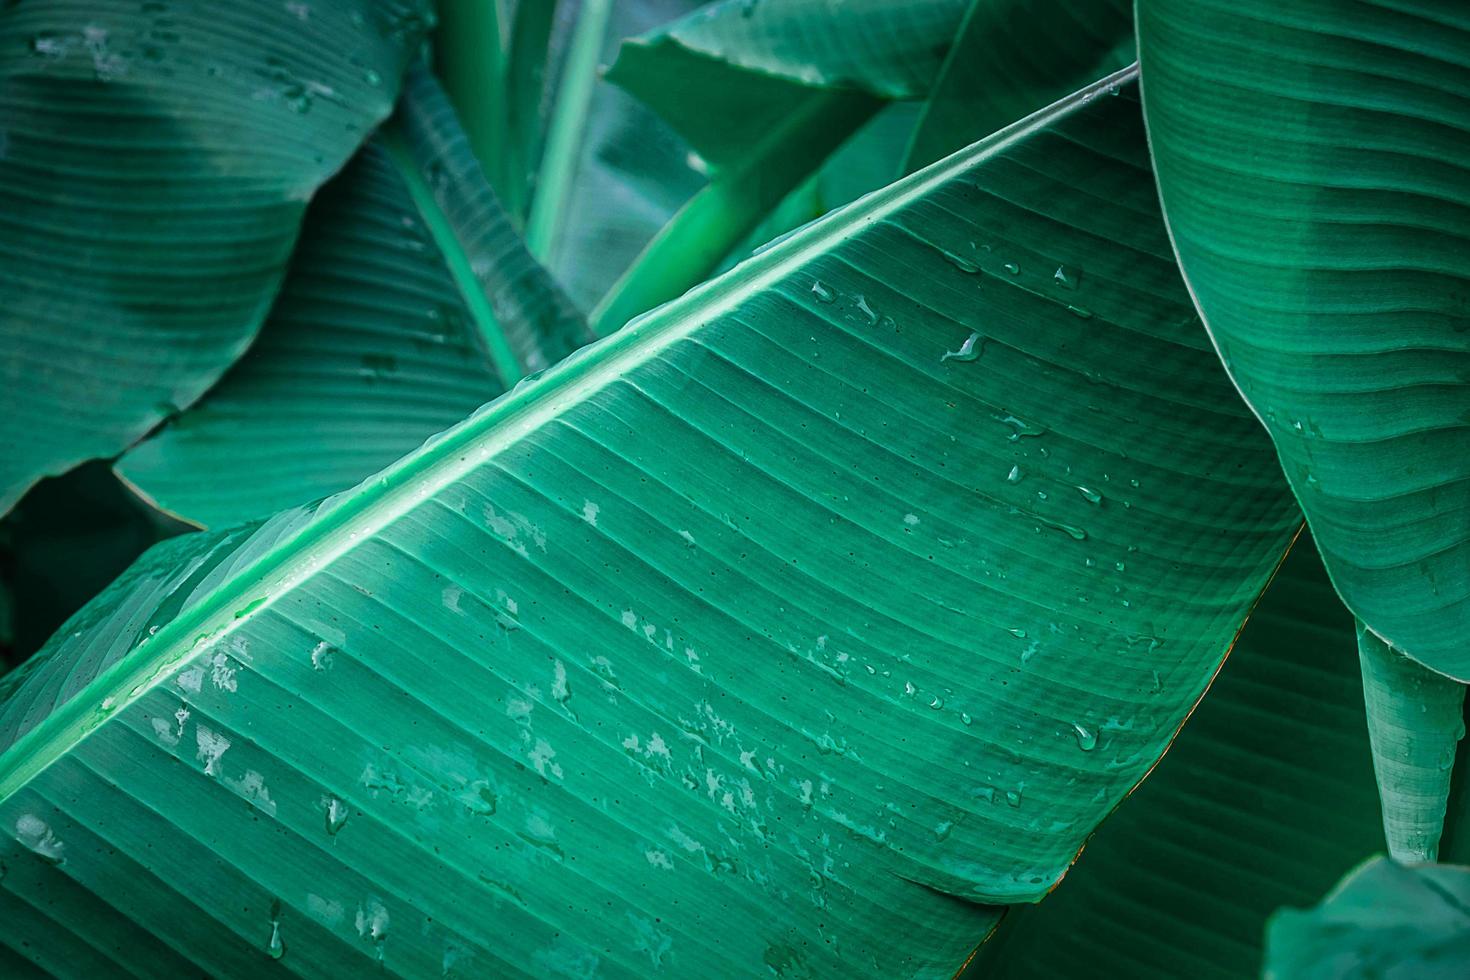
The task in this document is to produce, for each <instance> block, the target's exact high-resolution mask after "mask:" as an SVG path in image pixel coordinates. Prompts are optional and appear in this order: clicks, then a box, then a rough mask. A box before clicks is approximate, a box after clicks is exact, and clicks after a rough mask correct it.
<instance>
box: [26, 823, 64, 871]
mask: <svg viewBox="0 0 1470 980" xmlns="http://www.w3.org/2000/svg"><path fill="white" fill-rule="evenodd" d="M15 837H16V840H18V841H20V843H21V844H22V845H23V846H24V847H25V848H26V849H27V850H29V851H30V852H31V853H32V854H34V855H36V857H38V858H40V859H41V860H42V861H45V862H46V863H47V864H61V863H62V862H64V861H65V860H66V845H65V844H63V843H62V842H61V839H60V838H59V837H57V836H56V834H55V833H53V832H52V830H51V827H50V826H49V825H48V824H47V823H46V821H44V820H42V819H41V818H40V817H38V816H36V815H35V814H33V813H22V814H21V815H20V817H19V818H17V819H16V821H15Z"/></svg>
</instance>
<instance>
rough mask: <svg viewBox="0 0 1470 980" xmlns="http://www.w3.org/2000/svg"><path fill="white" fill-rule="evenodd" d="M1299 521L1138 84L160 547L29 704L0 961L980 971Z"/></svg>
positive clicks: (1050, 114) (1081, 99) (990, 148)
mask: <svg viewBox="0 0 1470 980" xmlns="http://www.w3.org/2000/svg"><path fill="white" fill-rule="evenodd" d="M1114 91H1116V92H1117V95H1116V96H1114V95H1110V94H1109V93H1110V92H1114ZM1011 266H1016V267H1017V270H1016V271H1013V270H1012V269H1011ZM1057 270H1060V275H1059V274H1058V272H1057ZM896 420H897V421H896ZM1299 522H1300V518H1299V514H1298V513H1297V511H1296V509H1295V507H1294V505H1293V504H1292V502H1291V500H1290V497H1289V494H1288V493H1287V492H1286V490H1285V488H1284V486H1282V485H1281V481H1280V479H1279V475H1278V474H1277V471H1276V467H1275V462H1274V460H1273V459H1272V457H1271V453H1270V448H1269V443H1268V442H1267V441H1266V439H1265V437H1264V435H1263V434H1262V433H1260V431H1259V429H1258V427H1257V426H1256V425H1255V423H1254V421H1253V420H1252V419H1251V418H1250V417H1249V416H1248V415H1247V414H1246V413H1245V412H1244V409H1243V408H1241V407H1240V406H1239V405H1238V402H1237V400H1236V399H1235V398H1234V397H1233V395H1232V393H1231V391H1230V388H1229V385H1228V382H1227V380H1226V379H1225V377H1224V375H1223V373H1222V372H1221V370H1220V367H1219V364H1218V361H1217V360H1216V359H1215V357H1214V356H1213V354H1212V353H1211V352H1210V350H1209V349H1208V347H1207V346H1206V345H1205V343H1204V340H1203V334H1202V332H1201V331H1200V329H1199V324H1198V321H1197V319H1196V318H1195V316H1194V315H1193V312H1192V309H1191V306H1190V304H1189V298H1188V296H1187V294H1186V293H1185V291H1184V289H1183V286H1182V283H1181V282H1180V280H1179V278H1178V274H1177V271H1176V269H1175V267H1174V265H1173V262H1172V260H1171V257H1170V254H1169V250H1168V244H1167V240H1166V238H1165V237H1164V229H1163V225H1162V222H1161V219H1160V215H1159V213H1158V211H1157V199H1156V196H1155V193H1154V188H1153V183H1152V179H1151V175H1150V171H1149V169H1148V165H1147V151H1146V147H1145V145H1144V141H1143V133H1142V125H1141V115H1140V110H1139V105H1138V102H1137V96H1136V91H1135V89H1134V86H1133V85H1132V83H1131V76H1130V75H1128V74H1127V73H1124V74H1122V75H1119V76H1114V77H1111V78H1108V79H1104V80H1103V81H1102V82H1100V83H1098V84H1097V85H1096V86H1094V87H1091V88H1089V89H1086V90H1084V91H1082V92H1079V93H1077V94H1076V95H1075V96H1073V97H1070V98H1068V99H1067V100H1064V101H1063V102H1061V103H1058V104H1057V105H1056V106H1054V107H1053V108H1051V109H1049V110H1048V111H1046V112H1043V113H1041V114H1038V115H1036V116H1034V117H1032V118H1031V119H1029V120H1027V121H1025V122H1024V123H1022V124H1019V125H1017V126H1015V127H1013V128H1011V129H1008V130H1006V131H1004V132H1002V133H1000V134H997V135H996V136H994V137H992V138H991V139H989V140H986V141H983V142H981V143H979V144H977V145H975V146H974V147H972V148H970V149H968V150H966V151H963V152H961V153H959V154H957V155H955V156H953V157H951V158H949V159H947V160H946V161H943V162H942V163H940V164H936V165H935V166H933V167H931V168H929V169H927V170H924V171H921V172H920V173H918V174H915V175H913V176H912V177H909V178H906V179H905V180H903V181H900V182H898V183H896V184H894V185H892V186H890V187H889V188H887V189H885V190H883V191H881V192H879V193H878V194H875V195H870V196H869V197H867V198H865V199H864V200H863V201H862V202H859V203H858V204H855V205H853V206H851V207H849V208H845V209H843V210H841V211H839V212H836V213H834V214H832V215H830V216H828V217H827V218H825V219H823V220H821V221H818V222H816V223H814V224H812V225H811V226H809V227H808V228H806V229H805V230H804V231H802V232H799V233H798V234H796V235H793V236H791V237H789V238H788V239H786V240H785V241H783V242H782V243H780V244H778V245H776V246H773V247H772V248H770V249H767V250H766V251H764V252H762V253H761V254H760V255H759V256H757V257H755V258H754V259H752V260H751V261H749V262H747V263H745V264H743V265H741V266H740V267H738V268H737V269H735V270H734V271H732V272H731V273H729V274H728V275H726V276H724V277H721V278H720V279H718V280H715V281H713V282H711V283H708V284H706V285H705V286H702V287H701V288H699V289H697V290H695V291H693V292H692V293H690V294H688V295H687V296H685V297H683V298H682V299H680V300H679V301H677V302H674V303H671V304H668V305H667V306H664V307H662V308H661V309H659V310H657V311H656V312H654V313H652V314H650V315H649V316H647V317H644V318H642V319H640V320H639V321H638V322H637V323H636V324H634V325H632V326H630V327H629V328H628V329H626V330H623V331H621V332H619V333H618V334H617V335H616V336H614V337H611V338H608V339H607V340H605V341H603V342H601V343H600V344H597V345H595V346H592V347H588V348H584V349H583V350H582V351H581V352H579V353H578V354H575V355H573V356H572V357H571V358H569V359H568V360H566V361H564V362H562V363H561V364H560V365H558V366H557V367H555V368H553V369H552V370H550V371H548V372H547V373H546V374H545V375H544V376H542V377H541V378H539V379H537V380H535V381H529V380H528V381H527V382H525V383H523V384H521V385H520V386H518V387H517V388H516V389H514V390H513V391H511V392H510V393H508V394H507V395H505V396H503V397H502V398H500V399H499V400H497V401H495V402H493V403H492V404H491V405H489V406H488V407H487V408H485V409H484V410H482V411H481V412H479V413H477V414H476V415H475V416H473V417H471V418H470V419H469V420H467V421H465V422H464V423H462V424H461V425H459V426H457V427H455V428H453V429H451V430H449V431H448V432H446V433H444V434H443V435H441V436H439V437H437V438H436V439H434V440H432V441H431V442H430V443H428V444H426V445H425V446H424V447H423V448H421V449H420V450H418V451H416V452H414V453H412V454H410V455H408V456H406V457H404V458H403V459H402V460H400V461H398V462H397V463H395V464H393V465H392V466H390V467H388V468H387V469H385V470H384V471H382V472H381V473H380V474H378V475H377V476H376V477H373V478H370V479H369V480H367V481H366V482H364V483H363V484H361V485H360V486H359V487H357V488H355V489H353V490H350V491H347V492H345V493H343V494H340V495H338V496H336V497H334V498H331V499H329V500H327V501H325V502H324V503H322V504H320V505H317V506H312V507H306V508H300V509H297V510H293V511H288V512H284V513H282V514H280V515H278V516H277V517H274V518H272V519H270V520H269V521H267V522H265V523H264V524H262V525H259V526H257V527H246V528H242V529H236V530H233V531H223V532H212V533H210V534H201V535H191V536H188V537H186V538H184V539H181V540H179V541H176V542H169V543H166V544H164V545H163V546H160V547H159V548H156V549H154V550H153V551H151V552H150V553H149V554H148V555H146V556H145V557H144V558H143V559H142V560H141V561H140V562H139V563H138V564H137V565H135V566H134V567H133V568H132V569H131V570H130V571H129V572H128V573H127V574H126V575H125V576H124V577H123V579H121V580H120V581H119V582H118V583H117V584H116V585H115V586H114V587H113V588H112V589H110V590H109V591H108V593H106V594H104V595H103V596H102V597H100V598H99V599H98V600H97V601H96V602H94V603H93V604H92V605H91V606H89V607H88V608H87V609H84V610H83V611H82V612H81V613H80V614H79V615H78V617H77V618H76V619H74V620H73V621H72V622H71V623H70V624H68V626H67V627H65V628H64V629H63V630H62V631H61V633H59V634H58V636H57V638H56V640H55V641H54V642H53V644H52V646H51V647H50V649H49V650H48V651H46V652H44V653H43V654H41V655H39V656H38V657H36V658H33V659H32V660H31V661H30V662H28V663H27V664H26V665H25V666H24V667H23V668H22V669H21V670H19V671H17V672H14V673H12V674H11V675H9V677H8V678H7V680H6V683H5V694H6V696H5V698H4V700H3V705H0V744H3V745H5V746H6V748H5V750H4V752H3V753H0V826H6V827H9V828H12V831H13V832H12V833H11V835H10V836H9V838H8V840H7V844H8V847H7V849H6V850H5V852H4V853H3V855H0V858H3V860H4V861H5V863H6V866H7V867H8V868H9V872H8V875H7V878H6V882H5V883H6V888H5V889H4V891H3V894H0V898H3V899H4V902H5V914H3V915H0V944H3V945H5V946H8V947H9V949H10V951H11V952H12V953H14V954H15V955H16V956H20V957H23V958H26V959H28V960H30V961H31V962H34V963H36V964H37V965H39V966H41V967H43V968H54V967H55V966H56V965H57V964H58V963H59V962H61V958H62V957H64V956H66V955H67V950H68V949H69V948H70V947H71V946H73V945H76V944H81V945H82V946H84V947H85V948H86V949H87V950H89V951H90V952H91V953H94V954H95V958H96V959H97V960H98V961H99V962H101V963H103V964H117V966H118V967H121V968H123V969H128V968H134V969H143V968H146V969H148V970H152V971H155V972H172V971H178V972H182V970H183V969H184V968H185V967H186V966H187V969H190V970H193V971H195V972H199V971H203V972H207V973H211V974H223V975H231V974H238V973H245V972H249V971H252V970H258V969H261V968H262V967H264V966H267V965H269V963H270V961H271V960H272V959H276V960H277V961H278V965H279V967H280V968H282V969H285V970H291V971H294V972H298V973H302V974H310V975H351V974H354V973H358V972H362V971H364V970H366V969H370V968H373V966H374V964H375V963H376V964H379V965H380V967H381V968H382V969H385V970H388V971H390V972H394V973H400V974H405V975H421V974H426V973H430V972H433V971H441V970H452V971H458V972H460V973H462V974H465V975H479V974H484V973H509V972H523V973H532V974H540V975H545V974H549V973H554V972H573V973H577V972H580V973H582V974H587V973H590V972H593V971H598V972H600V974H601V975H605V976H646V975H648V974H650V973H654V972H659V971H663V972H667V973H671V974H676V975H687V974H690V973H702V974H709V975H728V974H744V973H754V972H760V971H762V970H771V971H774V972H776V973H778V974H784V975H800V974H801V973H803V972H812V973H824V974H825V973H835V972H838V971H842V972H844V973H846V974H850V975H855V976H874V977H879V976H884V977H886V976H893V975H898V974H902V975H909V976H920V977H939V976H950V975H953V973H954V972H955V971H956V970H957V969H958V968H959V966H960V965H961V963H963V962H964V960H965V959H966V957H967V955H968V954H969V953H970V952H971V950H972V949H973V947H974V946H975V945H976V944H977V943H979V942H980V941H981V940H982V939H983V938H984V937H985V935H986V934H987V932H988V931H989V929H990V928H991V927H992V926H993V924H994V922H995V920H996V918H997V915H998V912H997V910H996V908H995V907H994V906H995V905H996V904H1000V903H1013V902H1031V901H1036V900H1038V899H1040V898H1041V897H1042V896H1044V895H1045V894H1046V893H1047V891H1048V890H1049V889H1051V888H1052V887H1053V886H1054V885H1055V884H1056V882H1057V881H1058V879H1059V878H1060V877H1061V876H1062V874H1063V873H1064V872H1065V871H1066V869H1067V868H1068V867H1069V866H1070V864H1071V862H1072V861H1073V859H1074V858H1075V856H1076V854H1077V851H1078V849H1079V848H1080V846H1081V844H1082V843H1083V841H1084V840H1085V839H1086V838H1087V836H1088V835H1089V834H1090V833H1091V832H1092V830H1093V828H1094V827H1095V826H1096V824H1097V823H1098V821H1099V820H1101V819H1102V817H1103V816H1104V815H1105V814H1107V813H1108V812H1109V811H1110V810H1112V809H1113V808H1114V807H1115V806H1116V805H1117V804H1118V803H1119V802H1120V801H1121V800H1122V798H1123V797H1124V796H1125V795H1126V794H1127V793H1128V792H1129V791H1130V790H1131V789H1132V788H1133V786H1134V785H1135V784H1136V783H1137V782H1138V781H1139V780H1140V779H1141V778H1142V777H1143V776H1144V775H1145V773H1146V772H1147V771H1148V770H1149V768H1150V767H1151V766H1152V765H1153V764H1154V762H1155V761H1156V760H1157V758H1158V756H1159V754H1160V753H1161V752H1162V751H1163V749H1164V748H1165V746H1166V745H1167V744H1168V743H1169V741H1170V740H1171V739H1172V738H1173V736H1174V733H1175V732H1176V730H1177V729H1178V727H1179V726H1180V724H1181V723H1182V722H1183V720H1184V718H1185V716H1186V714H1187V713H1188V712H1189V711H1190V709H1191V708H1192V706H1193V705H1194V704H1195V702H1196V701H1197V699H1198V698H1199V697H1200V695H1201V693H1202V692H1203V690H1204V688H1205V686H1206V684H1207V683H1208V682H1209V680H1210V678H1211V677H1212V676H1213V675H1214V673H1215V671H1216V670H1217V669H1218V667H1219V664H1220V661H1221V658H1222V657H1223V656H1224V653H1225V650H1226V648H1227V646H1228V645H1229V643H1230V641H1231V639H1232V638H1233V637H1234V635H1235V634H1236V632H1237V630H1238V629H1239V627H1240V625H1241V623H1242V621H1243V620H1244V618H1245V616H1246V613H1247V611H1248V609H1249V607H1250V605H1251V604H1252V602H1253V601H1254V600H1255V598H1256V596H1257V595H1258V593H1259V592H1260V590H1261V589H1262V588H1263V587H1264V585H1265V582H1266V580H1267V577H1268V576H1269V574H1270V573H1271V571H1272V569H1273V568H1274V567H1275V566H1276V564H1277V562H1278V561H1279V559H1280V557H1281V555H1282V554H1283V551H1284V549H1285V548H1286V546H1287V543H1288V542H1289V541H1290V539H1291V538H1292V536H1293V535H1294V534H1295V532H1296V530H1297V529H1298V527H1299ZM773 901H778V902H780V903H781V904H780V907H781V914H780V915H779V916H772V915H771V909H772V907H773V904H772V903H773ZM38 916H44V917H45V918H46V920H47V921H48V923H49V925H48V928H47V929H46V930H42V931H38V930H35V929H32V928H30V926H29V923H31V922H33V921H34V920H35V919H36V918H37V917H38ZM137 935H141V936H143V937H144V938H143V939H142V940H141V941H135V940H134V938H133V937H135V936H137ZM84 937H85V938H84ZM160 964H162V965H160ZM145 965H146V966H145Z"/></svg>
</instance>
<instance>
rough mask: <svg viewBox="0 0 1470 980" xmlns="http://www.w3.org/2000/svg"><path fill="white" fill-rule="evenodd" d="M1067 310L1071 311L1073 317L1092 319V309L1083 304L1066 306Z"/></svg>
mask: <svg viewBox="0 0 1470 980" xmlns="http://www.w3.org/2000/svg"><path fill="white" fill-rule="evenodd" d="M1067 312H1068V313H1071V314H1072V315H1073V316H1075V317H1080V318H1081V319H1083V320H1091V319H1092V311H1091V310H1089V309H1088V308H1087V307H1085V306H1068V307H1067Z"/></svg>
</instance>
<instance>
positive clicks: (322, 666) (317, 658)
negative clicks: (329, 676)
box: [311, 640, 337, 670]
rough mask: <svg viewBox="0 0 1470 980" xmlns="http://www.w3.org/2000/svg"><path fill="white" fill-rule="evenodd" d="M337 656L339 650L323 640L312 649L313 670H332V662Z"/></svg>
mask: <svg viewBox="0 0 1470 980" xmlns="http://www.w3.org/2000/svg"><path fill="white" fill-rule="evenodd" d="M336 655H337V648H336V647H334V646H332V645H331V644H330V643H328V642H326V641H325V640H323V641H322V642H320V643H318V644H317V645H316V646H314V647H312V648H311V667H312V669H313V670H330V669H331V667H332V660H333V658H334V657H336Z"/></svg>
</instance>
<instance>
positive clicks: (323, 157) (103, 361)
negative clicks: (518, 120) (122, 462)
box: [0, 0, 430, 511]
mask: <svg viewBox="0 0 1470 980" xmlns="http://www.w3.org/2000/svg"><path fill="white" fill-rule="evenodd" d="M429 18H430V10H429V8H428V6H427V5H426V3H425V0H384V2H368V0H321V2H314V3H312V4H310V5H308V4H286V3H281V2H279V0H238V2H234V3H229V4H218V3H203V2H198V0H195V2H181V3H167V4H165V3H141V4H140V3H138V2H137V0H33V2H29V3H20V4H17V3H7V4H4V5H3V8H0V134H3V139H0V215H3V219H0V220H3V222H4V228H5V234H4V241H5V246H4V247H5V253H4V255H5V257H4V261H3V262H0V291H3V293H4V296H5V300H4V303H3V307H0V345H3V347H4V349H5V352H6V357H5V359H4V362H3V364H0V445H3V446H4V447H5V449H4V452H3V453H0V511H4V510H6V509H8V508H9V507H10V506H11V505H12V504H14V503H15V501H16V500H17V499H19V497H20V495H21V494H22V493H23V492H24V491H25V489H26V488H27V487H28V486H30V485H31V484H32V483H34V482H35V481H36V480H38V479H39V478H41V477H42V476H45V475H47V474H55V473H60V472H63V471H65V470H67V469H69V468H70V467H71V466H73V465H75V464H76V463H78V462H80V461H82V460H85V459H89V458H92V457H97V456H111V455H114V454H116V453H117V452H119V451H120V450H122V449H123V448H125V447H126V446H127V445H128V444H129V443H131V442H132V441H133V440H135V439H137V438H138V437H139V436H141V435H143V434H144V433H145V432H147V431H148V430H149V429H150V428H152V427H153V425H154V424H155V423H157V422H158V420H159V419H161V418H163V417H165V416H167V415H169V414H170V413H172V412H174V411H177V409H178V407H180V406H185V405H188V404H189V403H190V402H192V401H194V399H196V398H198V397H199V395H200V394H202V393H203V392H204V391H205V389H206V388H208V387H209V385H210V384H212V383H213V382H214V381H215V380H216V379H217V378H218V377H219V376H220V374H221V373H222V372H223V371H224V370H225V369H226V368H227V367H229V365H230V364H231V362H233V361H234V360H235V358H236V357H238V356H239V355H240V353H241V352H242V351H243V350H244V349H245V347H246V345H247V344H249V342H250V340H251V338H252V337H253V336H254V334H255V331H256V329H257V328H258V327H259V326H260V323H261V320H262V319H263V317H264V315H265V311H266V309H267V307H268V306H269V304H270V301H271V299H272V297H273V295H274V293H275V291H276V289H277V287H278V286H279V285H280V281H281V274H282V272H283V271H284V267H285V263H286V258H287V255H288V253H289V252H290V250H291V246H292V243H293V241H294V240H295V237H296V231H297V225H298V223H299V221H300V218H301V212H302V209H303V208H304V207H305V204H306V201H307V199H308V198H310V197H311V195H312V193H313V191H315V189H316V188H317V186H318V185H319V184H321V183H322V181H324V180H326V178H327V177H328V176H330V175H331V174H332V172H333V171H335V170H336V169H337V168H338V167H340V166H341V165H342V164H343V162H344V161H345V160H346V159H347V157H348V156H349V155H350V154H351V152H352V151H353V149H354V148H355V147H356V146H357V144H358V143H359V142H361V141H362V139H363V138H364V137H365V136H366V134H367V132H368V131H369V130H370V129H371V128H372V126H373V125H375V124H376V123H377V122H378V121H380V120H381V119H382V118H383V117H384V116H386V115H387V114H388V111H389V109H390V108H391V106H392V104H393V99H394V95H395V93H396V91H397V89H398V79H399V75H400V73H401V72H402V69H403V66H404V64H405V63H406V61H407V59H408V57H409V54H410V53H411V52H412V50H413V49H414V46H415V45H416V44H417V43H418V41H419V39H420V37H421V36H422V34H423V31H424V28H425V27H426V26H427V22H428V20H429Z"/></svg>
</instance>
